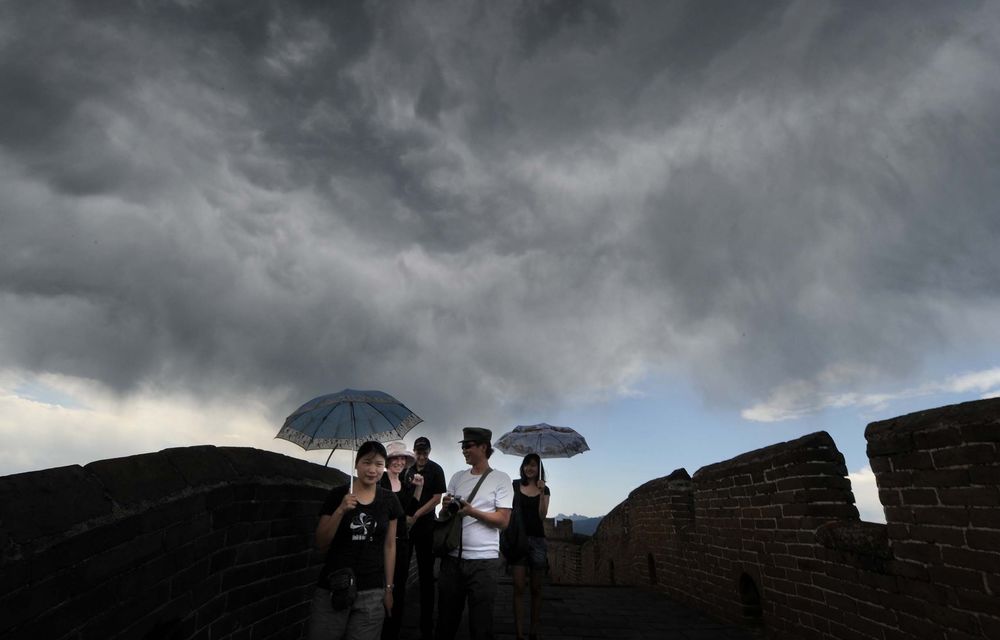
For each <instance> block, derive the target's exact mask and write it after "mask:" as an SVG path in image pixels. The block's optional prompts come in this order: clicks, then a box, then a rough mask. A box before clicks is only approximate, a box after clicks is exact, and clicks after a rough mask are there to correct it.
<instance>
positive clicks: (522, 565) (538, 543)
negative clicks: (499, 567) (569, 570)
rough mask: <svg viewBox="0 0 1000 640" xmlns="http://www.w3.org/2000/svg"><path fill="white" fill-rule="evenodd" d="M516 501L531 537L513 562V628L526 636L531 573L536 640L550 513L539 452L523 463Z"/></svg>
mask: <svg viewBox="0 0 1000 640" xmlns="http://www.w3.org/2000/svg"><path fill="white" fill-rule="evenodd" d="M514 491H515V494H514V495H515V496H516V497H517V500H516V501H515V508H516V509H519V510H520V513H519V514H518V515H519V517H520V518H521V519H522V521H523V522H524V530H525V533H527V535H528V552H527V553H526V554H525V555H524V556H522V557H521V558H518V559H515V560H514V561H512V562H511V563H510V565H511V567H512V572H513V577H514V628H515V629H516V631H517V637H518V639H519V640H520V639H521V638H523V637H524V635H523V629H524V623H523V618H524V584H525V581H526V577H527V572H528V571H529V570H530V571H531V627H530V628H531V633H529V634H528V638H529V639H530V640H535V630H536V629H538V618H539V608H540V606H541V604H542V574H543V572H544V571H545V570H546V569H548V566H549V559H548V546H547V545H546V542H545V527H544V526H543V524H542V523H543V522H544V521H545V516H546V515H547V514H548V512H549V495H550V494H549V488H548V487H546V486H545V467H543V466H542V459H541V458H540V457H539V456H538V454H537V453H529V454H528V455H526V456H524V460H522V461H521V478H520V480H515V481H514Z"/></svg>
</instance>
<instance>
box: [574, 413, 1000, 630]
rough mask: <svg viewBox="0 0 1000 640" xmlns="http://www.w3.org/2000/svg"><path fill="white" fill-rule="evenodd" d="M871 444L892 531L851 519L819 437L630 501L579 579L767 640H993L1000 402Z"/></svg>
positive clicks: (840, 462) (833, 451) (998, 566)
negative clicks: (627, 589) (639, 588)
mask: <svg viewBox="0 0 1000 640" xmlns="http://www.w3.org/2000/svg"><path fill="white" fill-rule="evenodd" d="M865 436H866V438H867V439H868V453H869V457H870V459H871V465H872V469H873V470H874V472H875V475H876V478H877V481H878V486H879V494H880V497H881V499H882V501H883V504H884V505H885V507H886V515H887V524H886V525H882V524H876V523H869V522H862V521H861V520H859V518H858V512H857V509H856V507H855V505H854V497H853V494H852V492H851V485H850V481H849V480H848V478H847V477H846V476H847V469H846V467H845V465H844V459H843V456H842V455H841V454H840V452H839V451H838V450H837V447H836V445H835V443H834V442H833V440H832V439H831V438H830V436H829V435H828V434H827V433H825V432H819V433H814V434H810V435H807V436H804V437H802V438H799V439H797V440H794V441H791V442H786V443H781V444H776V445H773V446H770V447H766V448H763V449H759V450H757V451H752V452H750V453H747V454H744V455H741V456H738V457H736V458H733V459H731V460H727V461H725V462H721V463H718V464H713V465H709V466H707V467H704V468H702V469H699V470H698V471H697V472H696V473H695V474H694V477H693V478H688V474H687V473H686V472H685V471H684V470H683V469H679V470H677V471H675V472H674V473H672V474H671V475H670V476H667V477H664V478H659V479H656V480H652V481H650V482H647V483H646V484H644V485H642V486H641V487H638V488H637V489H635V490H633V491H632V492H631V493H630V494H629V496H628V498H627V499H626V500H625V501H624V502H622V503H621V504H619V505H618V506H617V507H615V509H614V510H612V512H611V513H609V514H608V516H606V517H605V519H604V521H602V523H601V525H600V526H599V527H598V529H597V531H596V533H595V535H594V536H593V538H591V539H590V540H588V541H586V542H585V543H582V544H579V545H577V547H578V548H577V549H576V551H575V554H576V556H577V557H578V562H579V569H578V570H577V574H576V575H577V576H578V577H577V578H576V580H577V581H578V582H580V583H600V584H631V585H644V586H648V587H650V588H653V589H657V590H660V591H663V592H665V593H667V594H668V595H670V596H671V597H673V598H676V599H678V600H682V601H685V602H688V603H690V604H693V605H695V606H697V607H699V608H701V609H703V610H705V611H707V612H709V613H711V614H713V615H715V616H717V617H719V618H721V619H725V620H729V621H736V622H742V623H745V624H748V625H754V626H759V627H763V629H764V630H765V632H766V635H767V636H768V637H771V638H788V639H792V638H819V639H829V640H834V639H836V640H840V639H845V638H846V639H853V638H858V639H861V638H866V639H868V638H870V639H878V640H894V639H899V640H902V639H903V638H932V639H940V640H958V639H967V638H980V639H983V638H1000V455H998V442H1000V400H996V399H994V400H983V401H978V402H970V403H965V404H961V405H956V406H952V407H943V408H940V409H935V410H931V411H924V412H920V413H916V414H911V415H908V416H904V417H901V418H897V419H894V420H888V421H884V422H878V423H873V424H871V425H869V426H868V428H867V430H866V431H865ZM563 544H570V543H566V542H564V543H563ZM573 554H574V552H573V551H569V550H564V551H561V552H560V558H561V560H560V562H564V563H565V564H567V565H568V561H565V560H562V558H572V557H573ZM556 572H557V573H559V572H561V573H560V576H561V577H563V578H565V581H572V573H571V572H570V571H568V570H565V569H564V568H563V567H557V568H556Z"/></svg>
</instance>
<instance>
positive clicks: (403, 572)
mask: <svg viewBox="0 0 1000 640" xmlns="http://www.w3.org/2000/svg"><path fill="white" fill-rule="evenodd" d="M409 576H410V541H409V540H407V539H405V538H403V539H400V538H396V569H395V571H394V575H393V577H392V614H391V615H390V616H388V617H387V618H386V619H385V623H384V624H383V625H382V640H396V638H398V637H399V628H400V626H401V625H402V624H403V611H405V610H406V579H407V578H408V577H409Z"/></svg>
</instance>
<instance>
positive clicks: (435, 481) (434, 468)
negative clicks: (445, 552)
mask: <svg viewBox="0 0 1000 640" xmlns="http://www.w3.org/2000/svg"><path fill="white" fill-rule="evenodd" d="M413 453H414V454H415V455H416V458H417V462H416V464H414V465H413V466H411V467H410V468H409V469H407V470H406V475H407V479H408V480H411V481H412V479H413V475H414V474H417V473H419V474H420V475H422V476H423V477H424V491H423V494H422V495H421V496H420V501H419V502H418V506H417V510H416V512H415V513H414V514H413V515H412V516H407V518H406V522H407V524H409V525H410V552H411V553H413V551H414V549H415V550H416V554H417V576H418V578H419V581H420V635H421V637H422V638H423V639H424V640H430V639H431V638H433V637H434V553H433V551H432V550H431V546H432V543H433V542H434V509H435V507H437V506H438V504H440V502H441V495H442V494H443V493H444V492H445V491H446V490H447V488H446V486H445V480H444V470H443V469H442V468H441V465H439V464H438V463H436V462H434V461H432V460H431V459H430V454H431V441H430V440H428V439H427V438H425V437H422V436H421V437H420V438H417V439H416V440H415V441H414V443H413Z"/></svg>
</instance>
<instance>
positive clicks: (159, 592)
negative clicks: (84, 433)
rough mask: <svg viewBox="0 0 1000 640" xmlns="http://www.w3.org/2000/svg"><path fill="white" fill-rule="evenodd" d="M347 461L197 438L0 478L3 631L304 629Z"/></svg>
mask: <svg viewBox="0 0 1000 640" xmlns="http://www.w3.org/2000/svg"><path fill="white" fill-rule="evenodd" d="M346 477H347V476H345V475H344V474H343V473H341V472H340V471H337V470H335V469H328V468H324V467H321V466H319V465H316V464H312V463H308V462H304V461H301V460H296V459H294V458H289V457H287V456H282V455H279V454H275V453H269V452H266V451H258V450H255V449H245V448H231V447H218V448H216V447H211V446H203V447H189V448H181V449H166V450H164V451H160V452H159V453H150V454H144V455H137V456H132V457H127V458H118V459H113V460H102V461H99V462H93V463H91V464H88V465H86V466H84V467H80V466H78V465H74V466H68V467H59V468H55V469H48V470H45V471H37V472H31V473H22V474H16V475H11V476H5V477H2V478H0V552H2V556H0V637H3V638H9V639H11V640H14V639H21V638H23V639H25V640H39V639H46V640H49V639H53V640H54V639H58V638H73V639H74V640H89V639H91V638H94V639H101V640H104V639H108V638H172V639H173V638H175V639H192V640H194V639H206V640H207V639H212V640H215V639H217V638H247V639H250V638H252V639H253V640H257V639H258V638H299V637H301V636H302V633H303V625H304V623H305V621H306V619H307V618H308V613H309V600H310V598H311V596H312V585H313V584H314V582H315V580H316V576H317V574H318V566H317V565H318V563H319V562H320V561H321V557H320V554H319V553H318V552H317V551H314V549H313V533H314V531H315V527H316V522H317V513H318V512H319V508H320V505H321V503H322V501H323V499H324V498H325V496H326V494H327V492H328V491H329V489H330V488H331V487H332V486H335V485H339V484H342V483H343V482H345V481H346Z"/></svg>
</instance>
